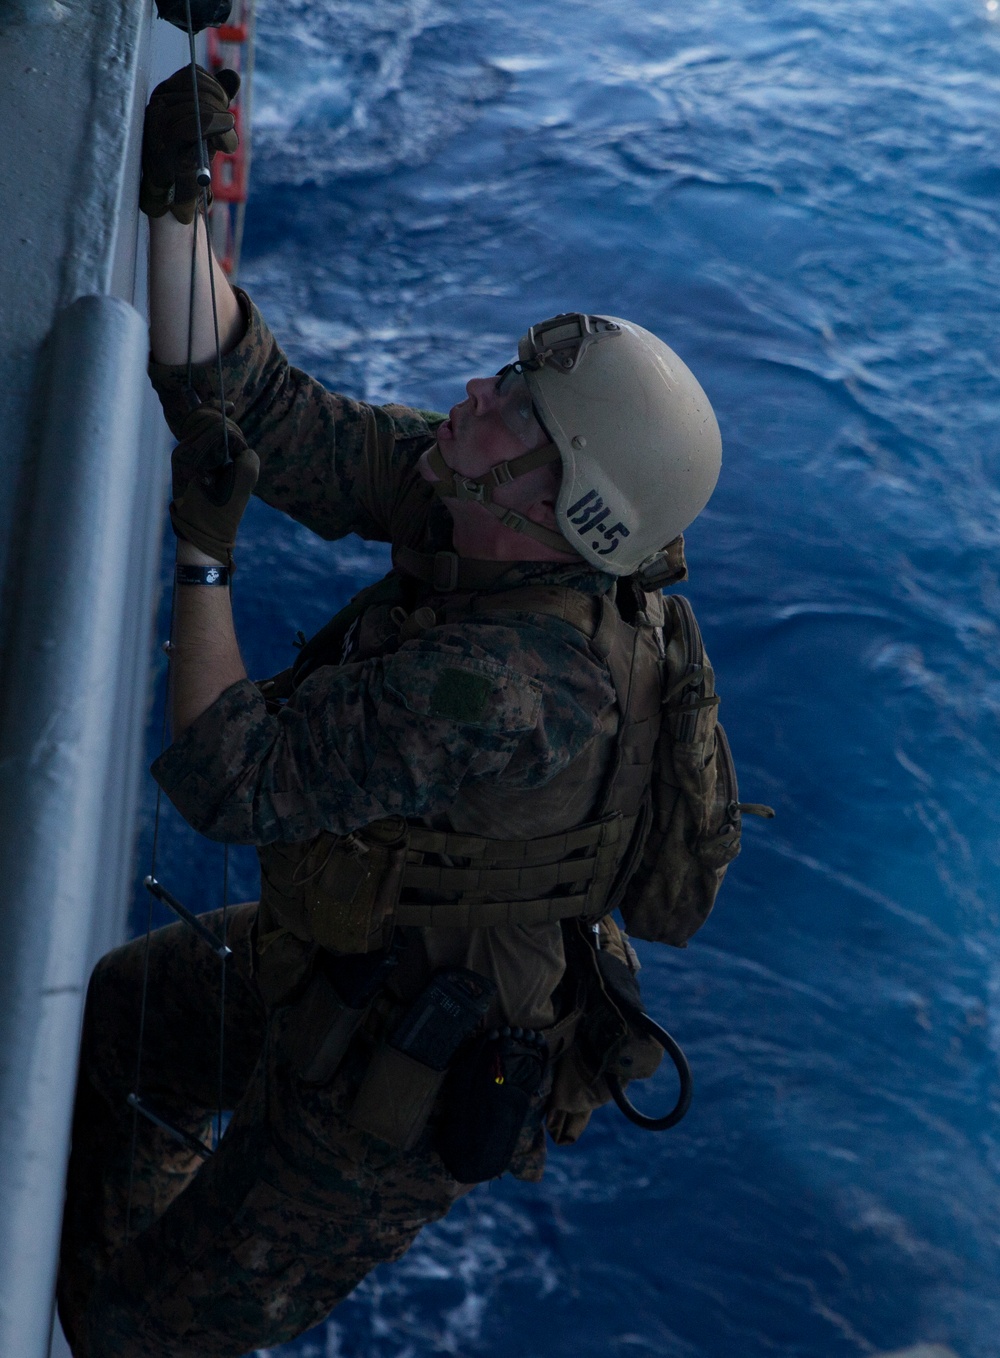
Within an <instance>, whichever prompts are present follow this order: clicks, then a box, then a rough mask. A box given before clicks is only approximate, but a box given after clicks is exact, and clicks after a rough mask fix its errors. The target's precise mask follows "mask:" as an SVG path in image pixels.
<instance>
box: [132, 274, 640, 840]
mask: <svg viewBox="0 0 1000 1358" xmlns="http://www.w3.org/2000/svg"><path fill="white" fill-rule="evenodd" d="M240 301H241V305H242V306H243V308H244V312H245V314H246V316H247V322H248V323H247V330H246V334H245V336H244V338H243V339H242V340H241V342H240V343H239V344H238V345H237V346H236V348H235V349H234V350H233V351H232V352H231V353H229V354H228V355H227V356H226V358H225V359H224V380H225V389H226V394H227V398H228V399H230V400H232V401H233V402H234V403H235V414H234V418H235V419H236V420H237V422H238V423H239V424H240V426H241V427H242V429H243V432H244V434H245V435H246V437H247V440H248V442H249V443H250V445H251V447H253V448H254V449H256V451H257V453H258V455H259V457H260V460H261V473H260V480H259V482H258V485H257V492H256V493H257V494H258V495H259V496H260V497H261V498H262V499H263V500H265V501H266V502H267V503H268V504H270V505H272V506H274V507H275V508H276V509H280V510H283V511H284V512H285V513H286V514H288V515H290V516H291V517H292V518H293V519H295V520H297V521H298V522H299V523H302V524H305V525H306V526H307V527H309V528H311V529H312V530H313V531H314V532H315V533H317V534H319V535H320V536H321V537H324V538H330V539H334V538H341V537H344V536H345V535H347V534H349V533H357V534H359V535H360V536H361V537H363V538H369V539H374V540H378V541H383V542H390V543H392V544H393V545H394V546H399V545H405V546H410V547H415V548H419V549H421V550H424V551H437V550H442V549H446V548H448V547H450V545H451V537H450V516H449V515H448V512H447V510H446V509H445V508H444V506H443V505H442V504H441V502H440V501H439V500H438V499H437V497H436V496H435V495H434V493H433V491H432V490H431V488H430V486H429V485H428V484H427V483H426V482H425V481H424V480H423V478H422V477H421V476H420V474H419V471H418V470H417V463H418V460H419V457H420V454H421V453H422V452H423V451H424V450H425V449H426V448H427V447H428V445H429V443H430V440H431V439H432V438H433V431H434V429H435V428H436V427H437V425H438V424H439V423H440V422H441V420H442V419H443V418H444V417H443V416H441V415H434V414H431V413H430V412H427V411H422V410H413V409H409V408H407V407H404V406H397V405H387V406H380V407H379V406H370V405H366V404H364V403H363V402H359V401H353V400H351V399H349V398H348V397H345V396H338V395H334V394H332V393H330V392H328V391H327V390H326V389H325V388H324V387H323V386H322V385H321V384H320V383H319V382H317V381H315V380H314V379H312V378H310V377H308V376H307V375H306V374H305V373H303V372H301V371H300V370H298V369H297V368H294V367H292V366H291V365H290V364H289V363H288V360H287V359H286V357H285V355H284V354H283V353H282V351H281V349H280V348H279V347H278V344H277V343H276V341H275V339H274V336H273V335H272V334H271V332H270V330H269V329H268V328H267V326H266V325H265V323H264V322H263V320H262V319H261V317H260V315H259V313H258V312H257V310H256V308H255V307H253V306H252V304H251V303H250V301H249V299H248V298H247V297H246V295H245V294H240ZM150 372H151V377H152V380H153V383H154V385H155V387H156V390H157V392H158V393H159V396H160V399H161V401H162V403H163V407H164V411H165V413H166V416H167V420H168V422H169V423H170V425H171V427H172V428H173V429H175V430H176V429H177V427H178V426H179V424H180V421H181V420H182V419H183V417H184V414H185V413H186V411H187V410H188V400H187V390H186V388H187V371H186V368H185V367H183V366H178V367H166V366H163V365H159V364H153V365H152V367H151V369H150ZM215 383H216V372H215V366H214V364H212V363H210V364H205V365H201V366H197V367H195V368H194V370H193V373H192V384H193V387H194V389H195V391H196V392H197V393H198V395H199V396H200V397H201V398H202V399H204V400H211V399H213V397H214V396H215V392H216V390H217V388H216V385H215ZM529 582H538V583H545V584H560V585H570V586H572V587H573V588H575V589H578V590H582V591H584V592H588V593H594V594H597V593H600V592H603V591H605V590H607V589H608V588H609V586H610V583H611V577H610V576H608V575H605V574H602V573H600V572H598V571H594V570H592V569H590V568H589V567H582V566H577V565H572V564H571V565H560V564H551V563H542V562H525V563H519V564H514V565H512V566H511V568H510V570H509V571H508V572H506V574H505V575H504V576H503V578H502V581H501V582H500V587H501V588H504V587H508V586H509V587H515V586H518V585H523V584H526V583H529ZM420 588H421V590H422V591H423V597H421V598H420V599H419V602H421V603H422V602H425V601H426V599H431V601H432V602H433V599H432V596H431V594H430V589H429V587H426V588H425V587H423V586H421V587H420ZM494 588H496V586H494ZM614 702H615V696H614V689H613V686H612V684H611V681H610V678H609V675H608V672H607V670H606V668H605V667H604V666H603V665H602V664H601V663H600V662H599V661H597V660H596V659H595V657H594V655H593V652H591V651H590V650H589V649H588V647H587V644H586V642H585V640H584V639H583V637H582V636H581V634H580V633H579V632H577V631H576V629H575V628H573V627H572V626H570V625H569V624H568V623H562V622H559V621H558V620H556V619H553V618H544V619H541V618H538V617H535V618H533V619H532V618H531V617H530V616H529V615H526V614H509V613H508V614H504V615H502V617H500V618H499V619H497V618H496V617H495V618H494V620H490V618H489V617H485V618H483V619H480V618H479V617H477V618H476V619H474V620H464V621H462V622H460V623H452V624H447V625H440V626H435V627H431V628H430V629H429V630H427V631H425V632H423V633H422V635H420V636H419V637H415V638H413V639H411V640H406V641H402V642H397V643H396V644H395V645H390V646H389V647H388V648H387V649H384V650H383V651H382V652H381V653H379V654H373V655H369V656H365V655H364V654H356V655H350V656H348V657H347V663H344V664H339V665H325V666H323V667H321V668H319V669H317V670H316V671H315V672H314V673H313V674H311V675H310V676H309V678H308V679H306V680H305V682H304V683H303V684H302V685H301V686H300V687H299V688H298V689H297V690H296V692H295V694H294V696H293V697H292V698H291V700H290V701H289V702H288V704H287V706H285V707H283V708H282V709H281V710H280V711H279V712H277V713H274V712H272V711H269V710H268V707H267V706H266V704H265V702H264V699H263V698H262V696H261V694H260V692H259V691H258V689H257V688H256V686H255V685H254V684H252V683H251V682H249V681H248V680H243V681H241V682H239V683H236V684H234V685H232V687H230V688H229V689H227V690H226V691H225V692H224V693H223V694H222V695H221V696H220V697H219V698H218V699H217V701H216V702H215V703H213V704H212V706H211V707H209V708H208V710H207V711H206V712H204V713H203V714H202V715H201V716H200V717H199V718H198V720H197V721H195V722H194V723H193V725H191V726H190V727H188V728H187V730H185V731H184V732H183V733H182V734H181V736H180V737H179V738H178V739H177V740H176V741H175V742H174V743H173V745H171V746H170V748H169V749H167V750H166V752H165V753H164V754H163V755H162V756H161V757H160V759H158V760H157V761H156V763H155V765H154V766H153V773H154V776H155V777H156V778H157V780H158V781H159V783H160V785H161V786H162V787H163V789H164V791H165V792H166V793H167V795H168V796H169V797H170V799H171V800H172V801H173V803H174V804H175V805H176V806H177V808H178V809H179V810H180V812H181V814H182V815H183V816H184V817H185V819H186V820H187V821H188V822H189V823H190V824H191V825H192V826H194V828H195V829H196V830H199V831H200V832H201V833H202V834H205V835H207V836H209V837H210V838H214V839H220V840H226V841H229V842H233V843H243V844H266V843H270V842H272V841H274V840H285V841H302V840H307V839H310V838H312V837H313V836H315V835H316V834H317V833H319V832H320V831H322V830H329V831H333V832H335V833H346V832H348V831H350V830H353V829H356V828H358V827H359V826H361V825H365V824H368V823H369V822H370V821H372V820H375V819H377V818H378V817H381V816H386V815H391V814H399V815H404V816H408V817H419V818H422V819H426V818H431V819H434V818H437V817H441V816H445V815H446V814H447V811H448V809H449V807H450V806H451V805H452V804H453V803H454V802H455V800H456V797H457V795H458V792H459V789H460V788H461V787H462V786H463V785H465V784H467V782H468V780H483V779H493V780H498V782H499V783H500V784H502V785H503V787H504V789H505V790H506V791H508V792H514V791H515V790H516V789H519V788H524V789H527V788H537V787H540V786H543V785H544V784H545V783H546V782H547V781H548V780H549V779H551V778H552V777H553V776H554V775H555V774H557V773H558V772H559V771H560V770H562V769H564V768H565V767H566V766H567V765H568V764H569V763H570V762H571V761H572V760H573V759H574V758H575V757H576V756H577V755H579V754H580V753H581V752H582V751H583V749H584V747H585V746H586V745H587V743H588V742H589V741H590V740H591V739H592V738H593V737H594V736H596V735H597V734H598V732H599V730H600V729H601V722H602V717H604V718H606V716H607V713H608V712H609V710H610V709H611V708H612V707H613V706H614Z"/></svg>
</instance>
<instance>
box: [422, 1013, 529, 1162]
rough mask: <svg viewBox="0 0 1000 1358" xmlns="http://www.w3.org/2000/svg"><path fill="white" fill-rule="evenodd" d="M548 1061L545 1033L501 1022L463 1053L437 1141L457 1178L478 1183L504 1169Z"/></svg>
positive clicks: (450, 1086) (447, 1093)
mask: <svg viewBox="0 0 1000 1358" xmlns="http://www.w3.org/2000/svg"><path fill="white" fill-rule="evenodd" d="M547 1061H548V1047H547V1046H546V1043H545V1039H544V1038H543V1036H542V1034H541V1033H539V1032H537V1031H535V1030H534V1029H532V1028H502V1029H496V1028H495V1029H493V1031H492V1032H490V1033H486V1034H485V1035H484V1036H483V1037H481V1038H480V1039H479V1040H478V1041H477V1042H474V1043H472V1044H471V1045H470V1046H469V1047H468V1049H467V1050H466V1051H465V1052H464V1053H463V1054H462V1055H461V1056H459V1058H458V1060H457V1061H455V1063H454V1064H453V1065H452V1068H451V1070H450V1071H449V1073H448V1081H447V1084H446V1086H445V1091H444V1108H443V1113H442V1117H441V1125H440V1127H439V1128H438V1129H437V1134H436V1137H435V1142H434V1149H435V1150H436V1151H437V1153H438V1155H440V1157H441V1159H442V1160H443V1162H444V1167H445V1169H447V1171H448V1173H449V1174H450V1175H451V1176H452V1178H454V1179H457V1180H458V1182H459V1183H462V1184H478V1183H481V1182H482V1181H483V1180H484V1179H496V1178H497V1177H498V1176H499V1175H501V1174H503V1172H504V1170H505V1169H506V1168H507V1166H508V1165H509V1164H510V1162H511V1160H512V1159H513V1156H514V1151H515V1149H516V1147H517V1141H518V1137H519V1136H520V1135H521V1132H522V1130H523V1128H524V1124H525V1122H526V1121H527V1118H528V1113H529V1111H530V1109H531V1103H532V1100H533V1099H534V1098H535V1097H536V1096H537V1095H538V1094H539V1092H540V1089H541V1084H542V1079H543V1077H544V1075H545V1067H546V1064H547Z"/></svg>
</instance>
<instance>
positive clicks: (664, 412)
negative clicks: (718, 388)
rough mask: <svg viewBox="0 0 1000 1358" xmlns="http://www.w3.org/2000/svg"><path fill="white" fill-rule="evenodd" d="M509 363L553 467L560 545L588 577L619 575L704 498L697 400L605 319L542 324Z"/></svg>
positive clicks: (646, 340) (664, 351)
mask: <svg viewBox="0 0 1000 1358" xmlns="http://www.w3.org/2000/svg"><path fill="white" fill-rule="evenodd" d="M518 357H519V359H520V362H519V363H518V364H517V365H515V366H516V368H518V369H519V370H520V371H521V373H523V375H524V378H525V380H526V382H527V384H528V388H529V390H530V392H531V398H532V401H533V403H534V405H535V407H536V409H537V411H538V414H539V416H540V417H541V420H542V423H543V424H544V426H545V428H546V430H547V431H548V434H549V437H550V438H551V439H552V440H553V442H554V443H555V445H556V447H557V448H558V449H559V455H560V458H561V460H562V465H563V479H562V485H561V487H560V491H559V498H558V501H557V503H556V518H557V520H558V523H559V527H560V530H561V532H562V535H563V537H564V538H565V539H566V541H567V542H568V543H569V544H570V546H571V547H572V549H573V550H574V551H575V552H578V553H579V555H580V556H582V557H584V559H585V560H587V561H589V562H590V563H591V565H593V566H597V567H598V568H599V569H600V570H605V571H610V572H611V573H612V574H614V575H629V574H631V572H632V571H635V570H637V569H638V568H639V567H640V566H641V565H642V564H643V563H644V562H646V561H648V560H649V559H650V558H651V557H652V556H654V555H655V554H656V553H657V552H658V551H660V550H661V549H662V548H663V547H665V546H666V545H667V544H668V543H669V542H671V541H673V539H674V538H675V537H677V535H678V534H679V533H682V532H683V531H684V529H685V528H687V526H688V525H689V524H690V523H692V522H693V521H694V520H695V519H696V518H697V517H698V515H699V514H700V513H701V511H702V510H703V509H704V508H705V506H706V505H707V504H708V501H709V499H710V497H711V495H712V492H713V490H714V489H715V483H716V482H717V481H718V479H719V469H720V467H721V465H722V439H721V437H720V435H719V426H718V424H717V422H716V419H715V414H714V412H713V410H712V407H711V404H710V403H709V400H708V397H707V396H706V395H705V393H704V391H702V389H701V386H700V384H699V383H698V381H697V379H696V378H695V376H694V374H693V373H692V372H691V370H690V368H688V367H687V365H686V364H685V363H684V362H682V360H681V359H679V358H678V357H677V355H676V354H675V353H674V351H673V350H672V349H670V348H668V347H667V345H665V344H664V343H663V341H662V340H660V339H657V337H656V336H655V335H653V334H650V332H649V331H648V330H644V329H643V328H642V326H639V325H634V324H633V323H632V322H631V321H625V320H622V319H620V318H619V317H617V316H585V315H583V314H581V313H579V312H572V313H567V314H565V315H561V316H553V317H552V319H551V320H547V321H542V322H541V324H539V325H533V326H532V327H531V329H530V330H529V331H528V333H527V334H526V335H525V336H524V337H523V339H522V340H521V341H520V343H519V345H518Z"/></svg>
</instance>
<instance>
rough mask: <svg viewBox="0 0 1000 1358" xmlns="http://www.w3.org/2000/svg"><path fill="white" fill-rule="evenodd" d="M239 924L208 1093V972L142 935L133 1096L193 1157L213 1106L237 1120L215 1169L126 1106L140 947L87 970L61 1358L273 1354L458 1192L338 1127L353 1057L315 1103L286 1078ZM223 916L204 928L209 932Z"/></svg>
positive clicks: (214, 966) (422, 1155) (214, 980)
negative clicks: (184, 1136) (143, 1006)
mask: <svg viewBox="0 0 1000 1358" xmlns="http://www.w3.org/2000/svg"><path fill="white" fill-rule="evenodd" d="M254 909H255V907H253V906H238V907H236V908H235V909H232V910H230V911H229V916H228V937H229V942H230V945H231V946H232V948H233V953H234V955H233V957H232V958H230V960H229V963H228V964H227V978H226V986H227V995H226V1014H225V1043H224V1049H225V1062H224V1069H223V1073H222V1081H221V1089H220V1080H219V1062H218V1054H219V1045H220V1044H219V1028H220V1004H219V989H220V987H219V973H220V964H219V961H218V959H217V958H216V957H215V956H214V955H213V954H212V952H211V951H210V949H209V948H207V947H206V945H205V944H204V943H203V942H202V941H201V940H199V939H198V938H197V937H196V936H195V935H194V934H193V933H192V932H191V931H190V930H189V929H187V928H186V927H185V926H184V925H180V924H177V925H172V926H170V927H168V928H165V929H161V930H158V931H156V932H155V933H154V934H153V936H152V941H151V946H150V951H149V958H148V973H149V985H148V1000H147V1010H146V1016H145V1036H144V1042H143V1052H142V1066H141V1073H140V1079H139V1084H140V1090H141V1094H142V1097H143V1099H144V1100H146V1101H147V1102H148V1104H149V1105H150V1106H151V1107H152V1108H153V1109H154V1110H155V1111H157V1112H158V1113H160V1114H161V1115H162V1116H163V1117H164V1118H166V1119H168V1120H169V1121H170V1122H172V1123H173V1124H174V1125H175V1126H178V1127H181V1128H183V1129H184V1130H185V1131H187V1132H189V1133H190V1134H191V1135H193V1136H196V1137H198V1138H200V1139H204V1141H205V1142H206V1144H207V1143H209V1142H210V1139H211V1138H210V1129H211V1123H212V1117H213V1113H214V1110H215V1109H216V1108H217V1107H218V1106H219V1103H220V1098H221V1105H222V1106H223V1107H226V1108H234V1109H235V1112H234V1113H233V1116H232V1119H231V1122H230V1124H229V1127H228V1129H227V1130H226V1133H225V1136H224V1137H223V1139H222V1141H221V1142H220V1144H219V1146H218V1148H217V1150H216V1151H215V1153H214V1154H213V1155H212V1156H211V1158H210V1159H207V1160H204V1161H203V1160H202V1159H201V1157H199V1156H198V1155H197V1154H194V1153H192V1152H190V1151H188V1150H187V1149H185V1148H184V1147H182V1146H181V1145H179V1144H178V1142H177V1141H176V1140H174V1139H172V1138H171V1137H170V1136H169V1135H168V1134H167V1133H165V1132H164V1131H162V1130H160V1129H159V1128H157V1127H155V1126H153V1125H152V1124H150V1123H149V1122H148V1121H147V1120H146V1119H145V1118H142V1117H140V1118H138V1119H135V1118H134V1115H133V1113H132V1110H131V1109H130V1108H129V1106H128V1104H127V1097H128V1094H129V1093H130V1091H132V1090H133V1089H134V1088H135V1080H136V1056H137V1034H138V1029H139V1017H140V1001H141V994H142V977H143V970H144V965H145V963H144V949H145V944H144V940H137V941H136V942H134V943H130V944H128V945H126V946H125V947H123V948H119V949H117V950H116V951H114V952H112V953H109V954H108V955H107V956H106V957H105V958H104V959H103V960H102V961H101V962H100V963H99V964H98V966H97V968H96V969H95V972H94V975H93V978H92V980H91V984H90V990H89V993H88V998H87V1009H86V1016H85V1020H84V1034H83V1046H82V1054H81V1061H80V1076H79V1084H78V1090H77V1099H76V1110H75V1115H74V1124H73V1150H72V1156H71V1160H70V1168H69V1180H68V1187H67V1202H66V1213H65V1221H64V1227H63V1241H62V1256H61V1264H60V1275H59V1292H58V1295H59V1314H60V1319H61V1320H62V1323H63V1328H64V1330H65V1332H66V1336H67V1339H68V1340H69V1343H70V1347H71V1348H72V1351H73V1353H74V1355H75V1358H111V1355H114V1358H238V1355H242V1354H245V1353H247V1352H248V1351H250V1350H253V1349H255V1348H262V1347H270V1346H273V1345H277V1344H281V1343H283V1342H285V1341H287V1340H289V1339H291V1338H293V1337H294V1336H295V1335H297V1334H300V1333H301V1332H302V1331H303V1330H305V1329H307V1328H309V1327H310V1326H312V1325H315V1324H317V1323H318V1322H319V1321H321V1320H322V1319H323V1318H324V1317H325V1316H326V1315H327V1314H328V1313H329V1311H330V1310H331V1309H332V1308H333V1307H334V1306H335V1305H336V1304H337V1303H338V1302H339V1301H341V1300H342V1299H343V1298H344V1297H346V1296H347V1294H348V1293H349V1292H350V1291H351V1290H352V1289H353V1288H354V1287H355V1286H356V1285H357V1283H358V1282H360V1280H361V1279H362V1278H363V1277H364V1276H365V1275H366V1274H367V1273H368V1272H369V1271H370V1270H371V1269H372V1268H374V1266H375V1265H376V1264H378V1263H380V1262H383V1261H386V1260H391V1259H397V1258H399V1256H400V1255H402V1254H403V1253H405V1251H406V1250H407V1249H408V1248H409V1246H410V1245H411V1244H412V1242H413V1240H414V1238H415V1237H416V1235H417V1233H418V1232H419V1231H420V1229H421V1227H422V1226H424V1225H425V1224H426V1223H427V1222H430V1221H434V1220H436V1219H437V1218H439V1217H441V1216H443V1215H444V1214H445V1213H446V1212H447V1211H448V1209H449V1208H450V1207H451V1205H452V1203H453V1202H454V1201H455V1200H456V1199H457V1198H458V1197H459V1196H460V1195H461V1194H462V1193H464V1192H466V1191H467V1187H466V1186H465V1185H461V1184H458V1183H457V1182H456V1181H455V1180H454V1179H452V1178H451V1177H450V1176H449V1174H448V1173H447V1171H446V1170H445V1168H444V1166H443V1165H442V1163H441V1161H440V1159H439V1158H438V1157H437V1156H436V1155H435V1154H434V1152H433V1151H432V1150H430V1149H429V1148H428V1147H427V1146H426V1145H423V1144H418V1146H417V1148H416V1149H415V1150H413V1151H411V1152H408V1153H402V1152H399V1151H395V1150H393V1149H391V1148H390V1147H389V1146H387V1145H386V1144H385V1143H383V1142H380V1141H377V1140H375V1139H374V1138H372V1137H370V1136H368V1135H367V1134H365V1133H363V1132H361V1131H358V1130H356V1129H355V1128H354V1127H352V1126H351V1125H350V1123H349V1122H348V1120H347V1113H348V1110H349V1108H350V1105H351V1102H352V1099H353V1096H354V1092H355V1090H356V1089H357V1086H358V1083H359V1082H360V1078H361V1074H362V1073H363V1070H364V1066H365V1062H366V1060H367V1056H366V1053H365V1051H364V1050H363V1049H362V1048H360V1047H358V1046H357V1045H356V1046H355V1047H352V1049H351V1050H349V1052H348V1055H347V1057H346V1059H345V1062H344V1064H343V1066H342V1067H341V1070H340V1071H339V1072H338V1074H337V1076H336V1077H335V1079H334V1080H333V1082H332V1084H330V1085H328V1086H324V1087H319V1088H317V1087H312V1086H306V1085H304V1084H303V1083H302V1082H301V1081H300V1080H298V1079H297V1077H296V1076H295V1075H294V1073H293V1072H292V1071H291V1070H290V1069H289V1066H288V1063H287V1062H286V1061H283V1060H282V1057H281V1050H282V1032H283V1025H287V1024H289V1023H293V1022H294V1010H288V1009H286V1010H277V1011H276V1012H275V1013H274V1014H272V1015H271V1016H270V1017H269V1016H268V1014H267V1012H266V1010H265V1007H264V1004H263V1002H262V1000H261V998H260V995H259V993H258V992H257V990H256V989H255V986H254V983H253V981H252V979H251V975H250V956H251V941H250V929H251V925H252V920H253V914H254ZM220 914H221V912H218V913H216V914H215V915H211V916H206V917H205V922H206V923H207V924H208V925H209V926H210V927H213V928H215V929H216V930H217V931H218V930H219V929H220V928H221V920H220ZM133 1139H134V1154H133ZM130 1184H131V1191H130ZM130 1198H131V1207H130V1208H129V1199H130ZM127 1216H129V1217H130V1219H129V1220H128V1222H127V1221H126V1218H127ZM126 1239H127V1243H126Z"/></svg>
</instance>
